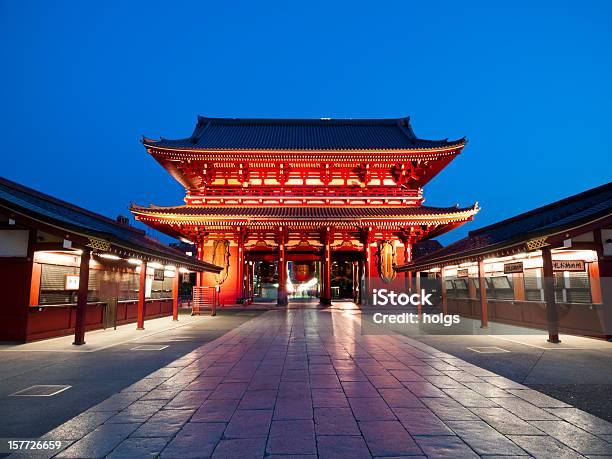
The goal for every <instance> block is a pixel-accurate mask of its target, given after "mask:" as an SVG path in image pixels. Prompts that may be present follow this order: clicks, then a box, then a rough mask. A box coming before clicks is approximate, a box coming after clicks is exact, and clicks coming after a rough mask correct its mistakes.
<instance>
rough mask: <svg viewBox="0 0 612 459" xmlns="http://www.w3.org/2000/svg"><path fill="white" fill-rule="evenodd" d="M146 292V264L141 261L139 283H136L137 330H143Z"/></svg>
mask: <svg viewBox="0 0 612 459" xmlns="http://www.w3.org/2000/svg"><path fill="white" fill-rule="evenodd" d="M146 290H147V262H146V261H145V260H142V263H141V265H140V282H139V283H138V309H137V324H136V329H137V330H144V316H145V293H146Z"/></svg>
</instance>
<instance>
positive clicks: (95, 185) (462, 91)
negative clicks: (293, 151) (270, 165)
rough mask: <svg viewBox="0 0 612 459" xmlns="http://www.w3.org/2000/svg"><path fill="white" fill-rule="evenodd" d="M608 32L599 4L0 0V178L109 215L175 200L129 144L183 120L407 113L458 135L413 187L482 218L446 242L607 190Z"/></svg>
mask: <svg viewBox="0 0 612 459" xmlns="http://www.w3.org/2000/svg"><path fill="white" fill-rule="evenodd" d="M502 3H503V4H502ZM534 5H535V6H534ZM611 23H612V2H611V1H609V0H602V1H582V2H576V1H563V0H551V1H538V2H534V1H531V0H530V1H512V2H491V1H488V0H487V1H431V2H417V1H406V0H403V1H389V2H374V1H368V2H359V1H355V0H351V1H346V2H340V1H337V2H336V1H329V0H328V1H321V2H318V1H310V0H309V1H305V2H286V1H284V2H280V1H279V2H240V1H232V2H220V1H215V2H213V1H210V2H205V1H193V2H187V1H176V2H167V1H166V2H153V1H143V2H136V1H129V2H111V1H106V2H82V1H74V2H67V1H53V2H47V1H43V0H40V1H39V2H32V1H24V0H11V1H9V0H0V43H1V45H0V62H1V63H2V64H1V66H2V71H1V72H0V97H1V99H0V100H1V103H0V132H1V137H2V144H1V147H0V149H1V150H0V151H1V153H2V156H3V158H4V160H3V161H2V163H1V164H2V166H1V167H2V169H1V170H0V175H2V176H4V177H6V178H9V179H12V180H15V181H17V182H21V183H23V184H25V185H28V186H31V187H34V188H37V189H39V190H41V191H44V192H47V193H49V194H52V195H54V196H57V197H60V198H63V199H66V200H68V201H71V202H74V203H76V204H79V205H82V206H84V207H87V208H89V209H92V210H94V211H98V212H101V213H103V214H106V215H108V216H111V217H114V216H116V215H117V214H120V213H123V214H126V213H127V206H128V205H129V203H130V202H131V201H134V202H137V203H139V204H150V203H155V204H159V205H174V204H180V203H182V197H183V194H184V193H183V190H182V188H181V186H180V185H179V184H178V183H176V182H175V181H174V179H172V178H171V177H170V176H169V175H168V174H167V173H166V172H165V171H164V170H163V169H162V168H161V167H160V166H159V165H157V163H155V161H154V160H153V159H152V158H150V157H149V156H148V155H147V154H146V152H145V150H144V148H143V147H142V145H140V143H139V140H140V136H141V135H142V134H146V135H148V136H151V137H155V138H157V137H159V136H160V135H161V136H164V137H169V138H173V137H184V136H187V135H189V134H190V133H191V130H192V129H193V125H194V123H195V120H196V115H197V114H201V115H207V116H227V117H316V118H318V117H338V118H342V117H352V118H360V117H362V118H377V117H401V116H405V115H410V116H411V118H412V123H413V127H414V129H415V132H416V134H417V135H418V136H420V137H423V138H434V139H435V138H443V137H450V138H457V137H461V136H463V135H466V136H467V137H468V139H469V144H468V146H467V147H466V148H465V150H464V153H463V154H462V155H461V156H459V157H458V158H457V159H456V160H455V161H454V162H453V163H452V164H451V165H450V166H449V167H447V168H446V170H444V171H443V172H442V173H441V174H440V175H439V176H438V177H437V178H435V179H434V180H433V181H432V182H431V183H430V184H429V185H428V186H427V187H426V189H425V193H426V198H427V204H428V205H437V206H447V205H453V204H455V203H459V204H461V205H468V204H471V203H473V202H474V201H479V203H480V204H481V206H482V211H481V212H480V214H479V215H478V216H477V218H476V220H475V222H473V223H470V224H467V225H465V226H464V227H462V228H461V229H458V230H455V231H454V232H451V233H450V234H448V235H446V236H444V237H443V238H442V242H444V243H448V242H450V241H452V240H455V239H457V238H459V237H462V236H463V235H465V234H466V232H467V231H468V230H470V229H475V228H477V227H480V226H484V225H486V224H489V223H492V222H495V221H497V220H500V219H503V218H506V217H509V216H512V215H514V214H516V213H519V212H522V211H525V210H529V209H531V208H534V207H536V206H539V205H543V204H546V203H549V202H551V201H554V200H556V199H559V198H562V197H565V196H568V195H571V194H574V193H577V192H580V191H582V190H585V189H587V188H590V187H593V186H597V185H600V184H603V183H606V182H608V181H609V180H610V178H611V177H610V176H611V174H610V170H611V167H610V159H611V156H612V155H611V154H610V153H611V150H612V140H611V139H612V132H611V131H612V111H611V109H612V65H611V64H612V49H611V48H612V46H611V45H612V28H611V27H610V25H611Z"/></svg>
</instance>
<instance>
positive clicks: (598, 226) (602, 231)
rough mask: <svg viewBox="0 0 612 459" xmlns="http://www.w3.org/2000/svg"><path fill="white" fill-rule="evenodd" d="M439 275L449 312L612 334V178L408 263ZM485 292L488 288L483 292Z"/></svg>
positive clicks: (553, 337) (554, 337)
mask: <svg viewBox="0 0 612 459" xmlns="http://www.w3.org/2000/svg"><path fill="white" fill-rule="evenodd" d="M396 270H397V271H398V272H402V273H412V274H413V275H415V276H417V277H421V276H427V277H429V278H437V279H439V280H440V281H441V285H440V287H441V291H442V308H443V312H445V313H453V314H460V315H462V316H466V317H473V318H478V319H480V320H481V322H482V326H485V327H486V326H487V324H488V321H489V320H491V321H496V322H503V323H508V324H513V325H520V326H525V327H531V328H541V329H547V330H548V332H549V335H550V336H549V341H551V342H557V341H558V340H559V338H558V334H559V331H562V332H568V333H575V334H582V335H590V336H598V337H603V338H610V337H612V282H611V281H612V183H608V184H605V185H602V186H600V187H597V188H593V189H591V190H588V191H585V192H583V193H580V194H577V195H575V196H571V197H568V198H566V199H562V200H560V201H557V202H554V203H552V204H549V205H546V206H543V207H539V208H537V209H534V210H531V211H529V212H526V213H523V214H520V215H517V216H515V217H512V218H509V219H507V220H503V221H501V222H498V223H495V224H493V225H489V226H486V227H484V228H481V229H478V230H475V231H471V232H470V233H469V235H468V237H466V238H464V239H461V240H459V241H457V242H455V243H453V244H450V245H448V246H446V247H444V248H442V249H439V250H437V251H435V252H433V253H430V254H428V255H426V256H424V257H421V258H415V259H414V261H412V262H411V263H407V264H404V265H402V266H397V267H396ZM481 292H485V293H484V294H481Z"/></svg>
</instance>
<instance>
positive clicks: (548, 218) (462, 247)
mask: <svg viewBox="0 0 612 459" xmlns="http://www.w3.org/2000/svg"><path fill="white" fill-rule="evenodd" d="M608 215H612V182H610V183H607V184H605V185H602V186H599V187H597V188H593V189H591V190H588V191H585V192H583V193H580V194H577V195H574V196H570V197H568V198H565V199H562V200H560V201H557V202H554V203H552V204H548V205H546V206H543V207H539V208H537V209H534V210H531V211H529V212H526V213H523V214H520V215H517V216H515V217H512V218H509V219H507V220H503V221H501V222H498V223H495V224H493V225H489V226H485V227H484V228H480V229H478V230H474V231H470V233H469V234H468V237H466V238H463V239H460V240H459V241H457V242H454V243H453V244H450V245H447V246H446V247H444V248H442V249H440V250H437V251H436V252H433V253H431V254H429V255H426V256H425V257H422V258H420V259H417V258H416V257H415V259H414V263H418V264H424V263H428V262H430V261H435V260H439V259H453V258H461V257H464V256H466V255H469V254H471V253H479V252H483V251H485V252H486V250H487V248H488V247H492V248H495V247H498V246H500V245H502V246H503V245H507V244H508V245H509V244H519V243H521V242H522V241H527V240H529V239H532V238H534V237H538V236H545V235H548V234H554V233H556V232H559V231H563V230H565V229H569V228H571V227H575V226H579V225H583V224H586V223H588V222H590V221H594V220H596V219H598V218H601V217H605V216H608Z"/></svg>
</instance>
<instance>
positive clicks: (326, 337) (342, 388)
mask: <svg viewBox="0 0 612 459" xmlns="http://www.w3.org/2000/svg"><path fill="white" fill-rule="evenodd" d="M45 437H46V438H49V439H52V440H67V441H68V442H69V443H70V445H69V446H68V447H67V448H66V449H65V450H64V451H62V452H61V453H59V455H58V456H57V457H70V458H76V457H79V458H89V457H104V456H106V455H108V457H112V458H138V457H154V456H156V455H160V456H161V457H162V458H190V457H197V458H200V457H202V458H203V457H210V456H212V457H215V458H223V457H227V458H242V457H245V458H251V457H253V458H256V457H264V456H267V457H276V456H283V455H301V456H300V457H316V456H317V455H318V457H321V458H327V457H347V458H351V459H356V458H361V457H364V458H367V457H372V456H375V457H389V456H413V457H414V456H421V457H425V456H427V457H448V458H470V457H478V456H491V457H492V456H528V455H532V456H535V457H550V458H552V457H554V458H559V457H583V455H584V456H589V457H598V456H610V455H612V424H610V423H608V422H606V421H603V420H601V419H599V418H596V417H594V416H592V415H589V414H587V413H585V412H583V411H580V410H577V409H575V408H572V407H570V406H569V405H567V404H565V403H563V402H560V401H558V400H555V399H553V398H551V397H548V396H546V395H544V394H542V393H540V392H537V391H534V390H531V389H529V388H527V387H525V386H522V385H520V384H518V383H515V382H513V381H511V380H509V379H506V378H504V377H501V376H498V375H496V374H495V373H492V372H490V371H487V370H483V369H481V368H479V367H477V366H475V365H472V364H469V363H467V362H465V361H463V360H461V359H458V358H456V357H453V356H451V355H449V354H446V353H444V352H440V351H438V350H436V349H434V348H432V347H429V346H427V345H425V344H423V343H420V342H418V341H415V340H413V339H411V338H408V337H404V336H399V335H393V336H381V335H379V336H362V335H361V334H360V328H359V322H358V316H357V315H354V314H352V313H350V312H343V311H339V310H321V311H318V310H309V309H304V310H288V311H269V312H266V313H264V314H262V315H260V316H258V317H256V318H254V319H252V320H250V321H249V322H246V323H245V324H243V325H241V326H240V327H238V328H236V329H234V330H232V331H231V332H229V333H227V334H225V335H224V336H222V337H221V338H219V339H217V340H215V341H212V342H210V343H207V344H205V345H203V346H201V347H200V348H198V349H196V350H194V351H193V352H191V353H190V354H187V355H186V356H184V357H182V358H180V359H178V360H176V361H174V362H172V363H170V364H169V365H167V366H166V367H164V368H161V369H160V370H158V371H156V372H154V373H152V374H150V375H149V376H147V377H146V378H144V379H142V380H140V381H138V382H137V383H135V384H133V385H132V386H130V387H128V388H126V389H125V390H123V391H122V392H120V393H118V394H116V395H113V396H111V397H110V398H108V399H107V400H105V401H103V402H102V403H100V404H98V405H95V406H93V407H92V408H90V409H88V410H87V411H85V412H84V413H82V414H81V415H80V416H78V417H76V418H74V419H72V420H71V421H68V422H67V423H65V424H64V425H62V426H60V427H58V428H56V429H55V430H53V431H51V432H49V433H48V434H47V435H46V436H45Z"/></svg>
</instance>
